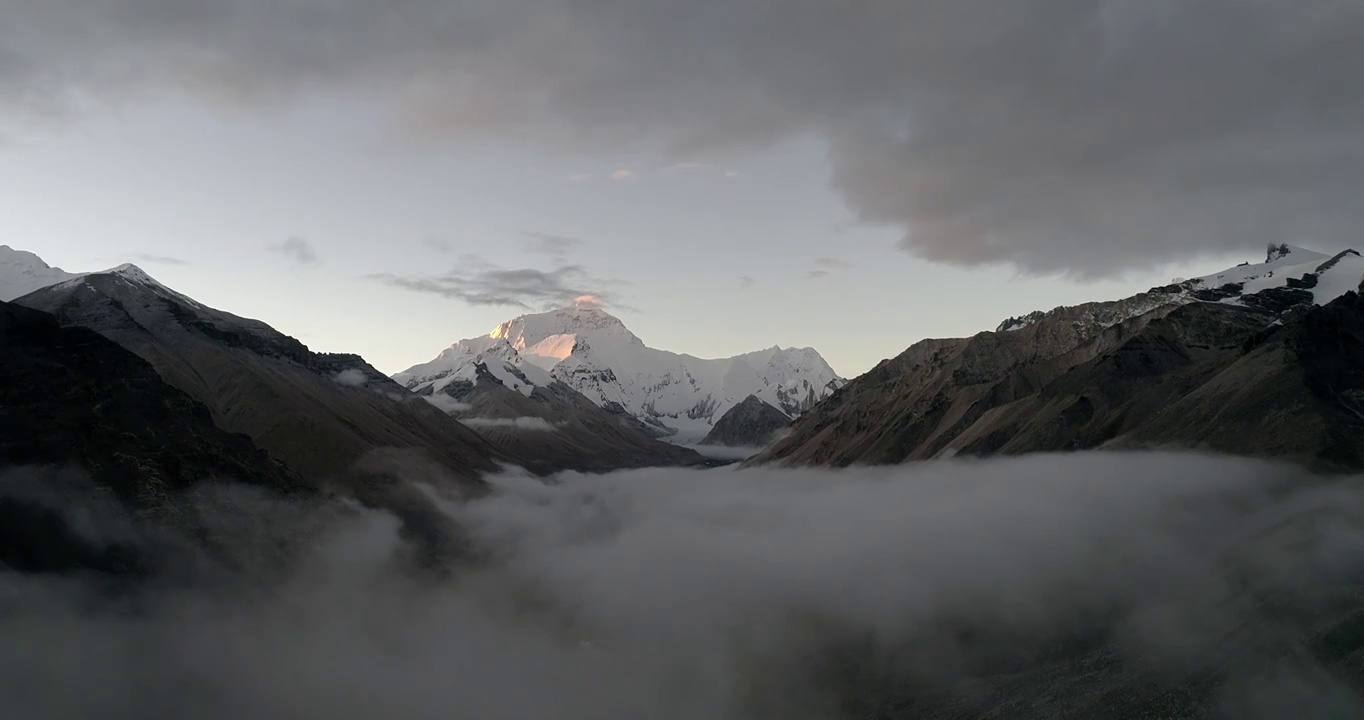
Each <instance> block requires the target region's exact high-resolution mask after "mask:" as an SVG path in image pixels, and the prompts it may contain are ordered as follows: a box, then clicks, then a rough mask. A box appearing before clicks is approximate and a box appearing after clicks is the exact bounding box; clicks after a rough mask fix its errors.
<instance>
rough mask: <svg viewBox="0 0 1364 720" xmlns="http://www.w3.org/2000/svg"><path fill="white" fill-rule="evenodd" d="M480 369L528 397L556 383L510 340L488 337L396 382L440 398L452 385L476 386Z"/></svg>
mask: <svg viewBox="0 0 1364 720" xmlns="http://www.w3.org/2000/svg"><path fill="white" fill-rule="evenodd" d="M479 367H483V368H484V369H486V370H487V371H488V372H489V373H491V374H492V376H493V377H495V378H497V380H498V382H500V383H502V384H503V385H505V386H506V387H508V388H511V389H512V390H516V391H517V392H520V393H521V394H522V395H525V396H527V397H529V396H530V394H531V393H533V392H535V388H536V387H544V386H548V385H549V384H550V383H552V382H553V379H552V378H551V377H550V375H549V372H548V371H546V370H544V369H542V368H539V367H536V366H535V365H532V364H530V363H528V362H526V361H525V359H524V358H522V357H521V355H520V353H518V352H517V351H516V350H514V349H513V348H512V346H511V344H510V343H508V342H507V341H506V340H504V339H502V338H493V337H487V336H485V337H478V338H471V339H469V340H461V341H459V342H457V343H455V344H454V345H451V346H450V347H449V348H446V349H445V350H444V351H442V352H441V354H440V355H437V356H436V358H435V359H434V360H432V361H431V362H428V363H423V364H421V365H416V366H413V367H411V368H408V369H407V370H405V371H403V372H400V373H398V374H397V375H394V376H393V380H394V381H396V382H397V383H398V384H399V385H402V386H404V387H406V388H407V389H409V390H412V391H413V392H420V391H424V390H427V389H430V391H431V394H435V395H438V394H440V392H441V391H442V390H444V389H445V387H446V386H448V385H450V384H451V383H454V382H460V381H464V382H469V383H473V382H475V381H476V379H477V377H478V368H479ZM423 394H426V393H423Z"/></svg>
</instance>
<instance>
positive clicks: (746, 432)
mask: <svg viewBox="0 0 1364 720" xmlns="http://www.w3.org/2000/svg"><path fill="white" fill-rule="evenodd" d="M790 425H791V418H789V417H787V415H786V413H784V412H782V411H780V410H778V409H777V408H775V407H772V406H771V405H769V404H767V403H765V402H763V401H762V400H761V399H759V398H758V396H756V395H749V396H748V397H747V398H745V399H744V401H743V402H741V403H739V404H738V405H735V406H734V407H732V408H730V410H729V412H727V413H725V414H724V416H723V417H721V418H720V419H719V420H718V421H716V423H715V427H714V428H712V429H711V431H710V434H709V435H706V438H705V440H702V441H701V442H702V444H704V445H724V446H727V447H764V446H766V445H767V444H768V443H770V442H772V441H773V440H774V439H775V438H776V436H777V434H778V433H780V432H781V431H782V430H785V429H786V428H787V427H789V426H790Z"/></svg>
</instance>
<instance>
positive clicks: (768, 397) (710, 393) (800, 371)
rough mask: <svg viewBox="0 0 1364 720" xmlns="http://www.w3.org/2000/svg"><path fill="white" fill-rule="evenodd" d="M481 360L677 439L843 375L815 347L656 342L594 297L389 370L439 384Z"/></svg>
mask: <svg viewBox="0 0 1364 720" xmlns="http://www.w3.org/2000/svg"><path fill="white" fill-rule="evenodd" d="M478 365H483V366H485V367H487V369H488V371H489V372H490V373H492V374H493V375H495V376H497V377H498V379H499V380H501V381H502V382H503V384H506V385H508V386H509V387H513V386H519V388H521V389H522V390H523V392H526V393H527V394H529V393H530V392H531V391H533V388H534V386H538V385H544V384H547V383H549V382H552V381H555V380H557V381H560V382H563V383H564V384H566V385H568V386H569V387H571V388H573V389H574V390H576V391H578V392H579V393H581V394H582V395H584V396H586V397H587V398H588V399H589V400H591V401H592V402H593V403H594V404H596V405H597V406H599V407H608V406H614V405H618V406H620V407H621V408H624V409H625V411H626V412H628V413H630V414H631V415H634V416H635V417H637V418H639V419H640V420H642V421H644V422H646V423H648V424H650V425H653V426H655V427H659V428H661V429H665V431H667V432H670V433H676V434H677V435H678V439H682V440H692V439H699V438H700V437H703V436H704V435H705V434H706V433H707V432H709V428H710V426H711V424H712V423H713V422H714V421H715V420H717V419H719V418H720V417H721V416H722V415H724V413H725V412H726V411H728V410H729V409H730V408H731V407H733V406H734V405H736V404H738V403H740V402H742V401H743V400H744V399H745V398H747V397H748V396H749V395H756V396H758V397H759V398H760V399H762V400H763V401H765V402H767V403H769V404H771V405H772V406H774V407H777V408H779V409H781V411H782V412H784V413H786V414H787V415H789V416H791V417H795V416H798V415H800V414H801V413H803V412H804V411H806V410H808V409H809V408H810V407H812V406H813V405H814V404H815V403H816V402H819V401H820V400H822V399H824V398H825V397H827V396H828V395H829V394H830V393H832V392H833V391H834V390H837V389H838V388H839V387H842V385H843V384H844V383H845V382H846V381H845V380H843V378H840V377H838V375H837V374H836V373H835V372H834V371H833V369H832V368H830V367H829V365H828V363H827V362H825V361H824V358H823V357H821V356H820V354H819V353H818V352H816V351H815V350H814V349H812V348H785V349H784V348H780V347H771V348H768V349H765V350H758V351H755V352H751V353H746V354H744V355H738V356H735V357H732V358H722V359H702V358H697V357H693V356H691V355H683V354H679V353H673V352H668V351H665V350H657V349H654V348H651V347H648V346H646V345H645V344H644V342H643V341H642V340H640V339H639V337H637V336H636V335H635V334H634V333H632V332H630V330H629V329H628V328H626V327H625V325H624V323H622V322H621V321H620V320H619V319H618V318H616V317H614V316H612V315H611V314H609V313H607V312H605V311H604V310H602V309H601V308H599V307H595V306H577V307H571V308H563V309H559V310H554V311H551V312H547V313H538V314H532V315H523V316H521V317H518V318H515V319H513V320H509V321H507V322H505V323H502V324H501V325H499V326H497V327H496V328H494V329H493V331H492V332H491V333H489V334H488V335H487V336H484V337H481V338H472V339H469V340H462V341H460V342H458V343H455V344H454V345H453V346H451V347H450V348H448V349H447V350H445V351H444V352H442V353H441V354H440V355H439V356H438V357H437V358H436V359H435V360H432V361H431V362H429V363H425V364H422V365H417V366H415V367H413V368H410V369H408V370H406V371H404V372H401V373H398V374H397V375H394V376H393V379H394V380H396V381H397V382H399V383H400V384H402V385H404V386H406V387H408V388H409V389H412V390H415V391H421V390H423V389H424V388H425V387H427V386H430V387H431V389H432V390H433V391H439V390H440V387H443V384H445V383H449V382H454V381H455V380H458V379H463V380H472V379H473V377H474V376H475V374H476V372H477V371H476V367H477V366H478ZM508 378H509V379H508Z"/></svg>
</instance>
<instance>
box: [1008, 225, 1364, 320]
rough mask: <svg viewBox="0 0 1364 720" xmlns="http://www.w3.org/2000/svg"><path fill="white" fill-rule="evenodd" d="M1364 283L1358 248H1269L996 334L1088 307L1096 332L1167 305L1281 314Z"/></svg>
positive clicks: (1363, 264)
mask: <svg viewBox="0 0 1364 720" xmlns="http://www.w3.org/2000/svg"><path fill="white" fill-rule="evenodd" d="M1361 285H1364V257H1362V256H1361V255H1360V254H1359V253H1358V252H1356V251H1355V250H1344V251H1341V252H1339V253H1336V254H1335V255H1327V254H1325V253H1320V252H1317V251H1315V250H1308V249H1306V248H1301V247H1297V246H1295V245H1286V244H1278V245H1270V246H1269V249H1268V252H1267V253H1266V256H1265V261H1264V262H1262V263H1259V264H1254V265H1252V264H1251V263H1242V264H1240V265H1237V266H1236V267H1233V268H1228V269H1226V270H1223V271H1221V272H1217V273H1212V274H1211V275H1204V276H1203V277H1196V278H1192V279H1189V280H1176V281H1175V282H1172V283H1171V284H1169V285H1165V286H1162V287H1157V288H1152V289H1151V290H1149V291H1147V292H1144V293H1140V294H1138V295H1134V296H1132V297H1130V298H1125V299H1123V300H1118V301H1114V302H1098V303H1089V304H1088V305H1082V306H1077V308H1057V309H1056V310H1052V311H1050V312H1044V311H1040V310H1039V311H1036V312H1032V313H1029V314H1027V315H1024V316H1022V317H1016V318H1009V319H1008V320H1005V321H1004V322H1002V323H1000V325H999V327H997V328H995V331H996V332H1010V331H1014V330H1021V329H1023V328H1025V327H1028V326H1029V325H1032V324H1033V323H1036V322H1038V321H1039V320H1042V319H1044V318H1046V317H1048V316H1051V315H1053V314H1056V313H1058V312H1061V311H1072V312H1073V311H1074V310H1075V309H1078V308H1087V309H1088V311H1087V312H1086V313H1085V318H1084V320H1083V321H1077V322H1085V323H1089V324H1092V325H1094V326H1095V327H1096V328H1101V327H1109V326H1112V325H1117V324H1118V323H1121V322H1123V321H1124V320H1127V319H1129V318H1132V317H1136V316H1138V315H1142V314H1145V313H1147V312H1150V311H1151V310H1154V309H1156V308H1158V307H1162V306H1165V305H1178V304H1185V303H1192V302H1221V303H1228V304H1232V305H1242V306H1245V307H1258V308H1262V309H1265V310H1270V311H1273V312H1282V311H1284V310H1287V309H1289V308H1292V307H1295V306H1301V305H1325V304H1327V303H1329V302H1331V301H1332V300H1335V299H1336V298H1338V297H1340V296H1341V295H1344V294H1345V293H1347V292H1358V291H1360V288H1361Z"/></svg>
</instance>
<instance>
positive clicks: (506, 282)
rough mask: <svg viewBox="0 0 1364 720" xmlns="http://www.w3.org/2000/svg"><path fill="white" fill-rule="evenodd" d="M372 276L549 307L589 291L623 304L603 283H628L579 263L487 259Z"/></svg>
mask: <svg viewBox="0 0 1364 720" xmlns="http://www.w3.org/2000/svg"><path fill="white" fill-rule="evenodd" d="M365 277H366V278H367V279H369V280H373V281H375V282H380V283H383V284H385V285H388V286H390V287H397V288H402V289H405V290H411V291H413V292H421V293H430V294H433V295H439V296H441V297H446V298H450V299H452V300H459V301H461V302H465V303H468V304H470V305H480V306H501V307H518V308H522V309H526V310H546V309H551V308H558V307H569V306H572V305H574V304H575V303H576V302H577V301H578V300H579V299H580V298H583V297H585V296H590V297H593V298H596V299H597V301H598V302H601V303H604V304H610V305H612V306H615V307H625V306H622V305H620V304H619V303H617V302H616V301H615V296H614V293H612V292H610V291H609V290H607V289H605V288H608V287H612V286H619V285H622V284H624V283H623V281H620V280H610V279H603V278H598V277H595V276H594V275H592V273H590V272H588V271H587V270H586V269H585V268H583V267H582V266H581V265H564V266H561V267H556V268H554V269H552V270H539V269H536V268H513V269H508V268H502V267H498V266H496V265H493V264H491V263H487V262H486V261H480V262H476V263H462V266H461V267H459V268H457V269H455V270H452V271H450V272H448V273H445V274H443V275H398V274H394V273H374V274H371V275H367V276H365Z"/></svg>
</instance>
